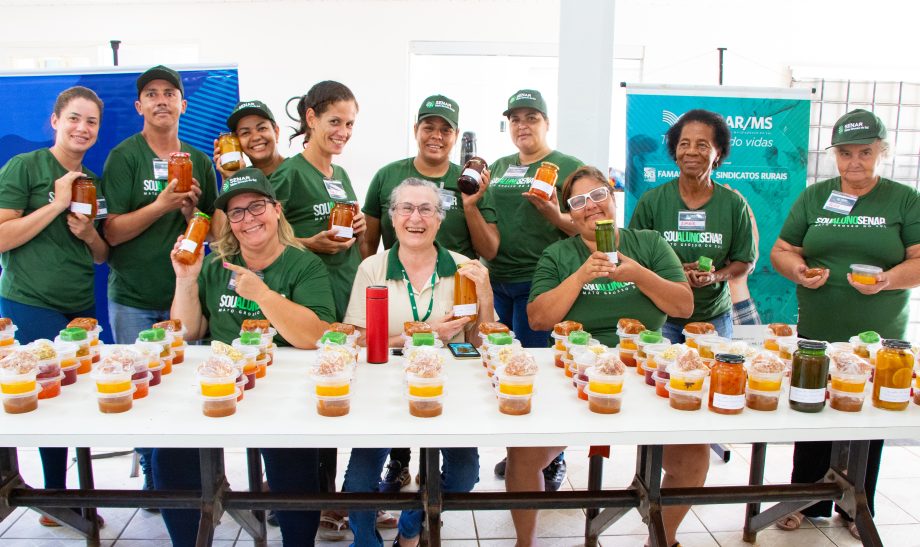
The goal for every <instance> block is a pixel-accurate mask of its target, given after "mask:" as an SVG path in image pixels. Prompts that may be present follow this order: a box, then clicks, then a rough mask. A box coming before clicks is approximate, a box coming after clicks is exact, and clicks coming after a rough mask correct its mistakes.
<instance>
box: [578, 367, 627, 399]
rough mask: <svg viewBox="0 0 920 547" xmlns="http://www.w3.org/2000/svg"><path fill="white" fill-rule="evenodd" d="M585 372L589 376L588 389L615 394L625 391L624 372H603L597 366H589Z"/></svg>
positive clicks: (605, 393) (603, 393)
mask: <svg viewBox="0 0 920 547" xmlns="http://www.w3.org/2000/svg"><path fill="white" fill-rule="evenodd" d="M585 374H586V375H587V376H588V389H589V390H591V391H593V392H594V393H599V394H602V395H615V394H617V393H620V392H621V391H623V375H622V374H602V373H600V372H599V371H598V370H597V369H596V368H594V367H591V368H589V369H588V370H587V371H586V372H585Z"/></svg>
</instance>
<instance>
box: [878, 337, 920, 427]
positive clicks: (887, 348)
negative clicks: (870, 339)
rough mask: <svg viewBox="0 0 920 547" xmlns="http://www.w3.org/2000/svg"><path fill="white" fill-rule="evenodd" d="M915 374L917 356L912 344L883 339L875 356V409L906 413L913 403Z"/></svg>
mask: <svg viewBox="0 0 920 547" xmlns="http://www.w3.org/2000/svg"><path fill="white" fill-rule="evenodd" d="M913 375H914V354H913V352H911V349H910V342H907V341H905V340H882V349H880V350H878V353H877V354H876V355H875V380H874V381H873V383H872V406H874V407H877V408H883V409H885V410H904V409H905V408H907V406H908V405H909V404H910V382H911V379H912V378H913Z"/></svg>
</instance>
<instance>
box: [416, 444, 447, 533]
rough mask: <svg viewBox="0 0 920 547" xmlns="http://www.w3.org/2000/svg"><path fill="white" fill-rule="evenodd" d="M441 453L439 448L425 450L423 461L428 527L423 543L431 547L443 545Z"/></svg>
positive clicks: (422, 455)
mask: <svg viewBox="0 0 920 547" xmlns="http://www.w3.org/2000/svg"><path fill="white" fill-rule="evenodd" d="M440 456H441V451H440V449H438V448H423V449H422V450H421V460H422V462H423V468H424V470H425V478H426V480H425V481H424V482H423V483H422V492H421V493H422V505H423V506H424V509H425V518H426V519H427V522H428V525H427V526H426V527H425V530H424V531H423V533H422V538H421V539H422V541H424V542H426V544H427V545H429V546H431V547H437V546H438V545H441V510H442V508H443V504H444V496H443V492H442V491H441V480H440V477H441V462H440Z"/></svg>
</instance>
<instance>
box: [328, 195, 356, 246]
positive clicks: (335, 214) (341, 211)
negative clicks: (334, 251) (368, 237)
mask: <svg viewBox="0 0 920 547" xmlns="http://www.w3.org/2000/svg"><path fill="white" fill-rule="evenodd" d="M357 208H358V207H357V206H356V205H355V204H353V203H349V202H347V201H337V202H335V205H334V206H333V207H332V212H331V213H330V214H329V226H328V227H327V229H328V230H329V232H330V235H329V239H331V240H333V241H341V242H345V241H348V240H350V239H352V238H353V237H355V231H354V228H352V222H354V219H355V215H356V214H357Z"/></svg>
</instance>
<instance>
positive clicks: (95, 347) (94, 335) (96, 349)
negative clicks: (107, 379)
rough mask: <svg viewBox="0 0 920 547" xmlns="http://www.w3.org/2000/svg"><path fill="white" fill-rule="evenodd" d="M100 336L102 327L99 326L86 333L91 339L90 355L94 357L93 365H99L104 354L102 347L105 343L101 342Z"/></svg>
mask: <svg viewBox="0 0 920 547" xmlns="http://www.w3.org/2000/svg"><path fill="white" fill-rule="evenodd" d="M100 334H102V327H101V326H99V325H96V326H95V327H94V328H93V330H89V331H86V335H87V337H89V353H90V355H92V357H93V358H92V362H93V363H98V362H99V359H100V357H101V354H102V352H101V351H100V349H101V348H100V346H102V345H103V343H102V341H101V340H99V335H100Z"/></svg>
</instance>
